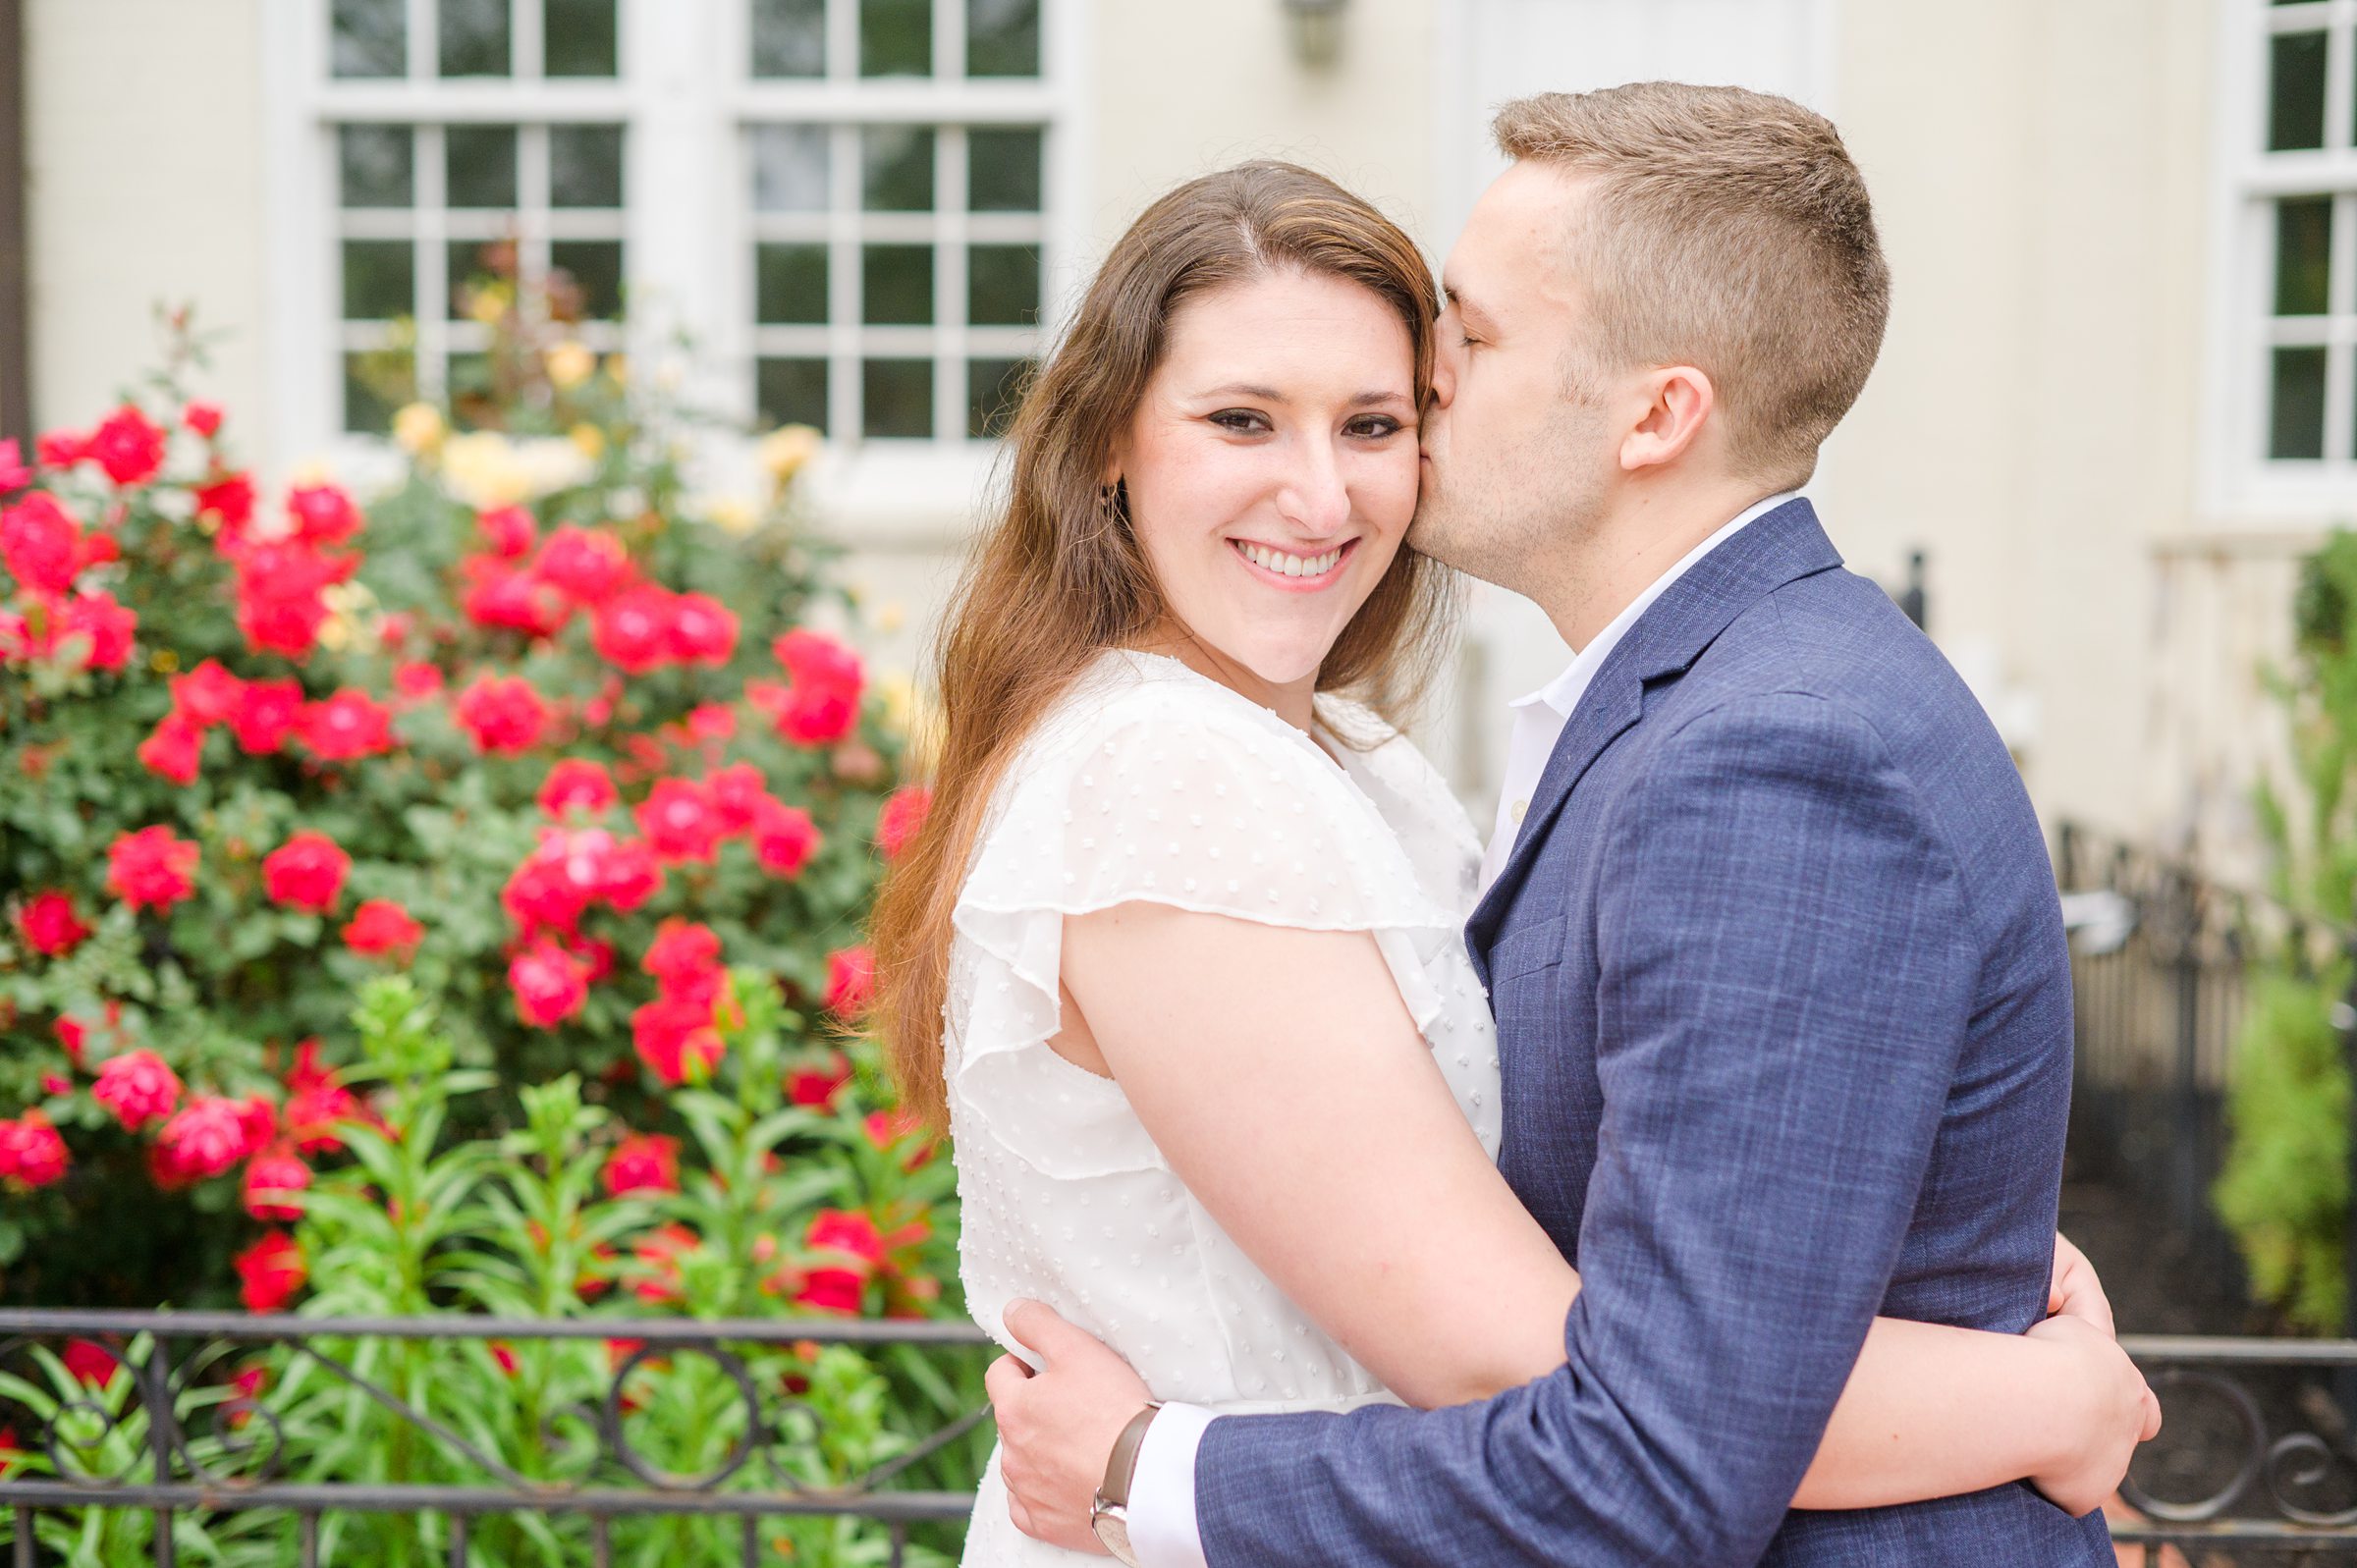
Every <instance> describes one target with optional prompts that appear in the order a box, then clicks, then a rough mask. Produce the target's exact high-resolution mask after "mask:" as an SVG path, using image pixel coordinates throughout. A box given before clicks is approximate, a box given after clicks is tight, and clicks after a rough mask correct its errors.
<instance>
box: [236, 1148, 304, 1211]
mask: <svg viewBox="0 0 2357 1568" xmlns="http://www.w3.org/2000/svg"><path fill="white" fill-rule="evenodd" d="M310 1184H311V1167H310V1166H308V1165H306V1164H304V1163H303V1162H301V1160H300V1159H298V1158H296V1155H295V1152H294V1150H292V1149H291V1148H289V1147H287V1146H286V1145H284V1144H281V1145H279V1146H278V1147H277V1148H276V1149H272V1150H266V1151H264V1152H263V1153H261V1154H258V1155H255V1156H254V1157H253V1159H252V1160H250V1161H249V1162H247V1165H246V1212H247V1214H249V1215H251V1216H253V1217H254V1218H256V1219H285V1220H295V1219H301V1217H302V1205H301V1204H299V1203H292V1202H290V1201H289V1199H290V1198H292V1197H293V1195H294V1194H296V1193H299V1192H301V1191H303V1190H304V1189H305V1188H307V1187H309V1186H310Z"/></svg>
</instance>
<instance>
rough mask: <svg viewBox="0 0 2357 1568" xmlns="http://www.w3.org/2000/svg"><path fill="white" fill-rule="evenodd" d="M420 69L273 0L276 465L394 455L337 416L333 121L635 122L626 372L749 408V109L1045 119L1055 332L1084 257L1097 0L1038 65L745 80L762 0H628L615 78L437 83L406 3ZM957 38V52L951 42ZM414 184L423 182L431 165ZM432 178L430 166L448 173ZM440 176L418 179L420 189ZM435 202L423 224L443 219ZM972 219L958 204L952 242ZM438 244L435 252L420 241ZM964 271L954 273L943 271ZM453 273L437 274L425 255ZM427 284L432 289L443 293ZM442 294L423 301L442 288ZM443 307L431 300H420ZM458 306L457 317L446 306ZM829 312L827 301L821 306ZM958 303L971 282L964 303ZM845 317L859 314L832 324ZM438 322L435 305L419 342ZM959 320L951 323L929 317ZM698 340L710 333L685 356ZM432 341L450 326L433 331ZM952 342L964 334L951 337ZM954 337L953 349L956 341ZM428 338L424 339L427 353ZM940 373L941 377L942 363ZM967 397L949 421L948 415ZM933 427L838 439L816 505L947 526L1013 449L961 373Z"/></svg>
mask: <svg viewBox="0 0 2357 1568" xmlns="http://www.w3.org/2000/svg"><path fill="white" fill-rule="evenodd" d="M408 3H409V6H410V26H411V66H412V71H411V76H410V77H409V78H408V79H406V80H392V79H375V80H370V79H343V80H337V79H332V78H330V77H329V75H328V72H327V60H328V53H327V51H328V46H329V26H328V23H329V0H264V5H263V15H262V27H261V40H262V48H263V51H264V70H263V83H264V95H263V96H264V115H265V118H266V149H265V152H266V157H265V169H264V183H265V203H264V204H265V210H266V212H267V221H268V224H269V229H270V234H269V243H268V245H267V254H268V257H269V269H270V277H269V293H270V297H271V300H272V310H273V315H272V317H271V319H270V321H269V323H268V341H267V344H266V347H265V351H264V362H265V364H266V366H267V369H268V384H269V392H270V397H271V401H272V406H271V408H270V409H269V411H268V414H267V416H266V417H267V426H266V428H267V429H268V431H269V434H270V449H271V450H270V452H269V453H268V454H267V455H266V460H265V466H266V468H267V470H268V471H270V472H272V473H274V474H277V475H284V474H285V473H287V472H289V471H291V470H293V469H296V468H299V467H302V466H307V465H310V464H313V463H319V462H324V463H326V464H328V465H330V466H332V467H333V468H335V469H336V470H337V471H339V472H342V473H346V474H348V475H350V476H352V477H354V478H355V479H357V480H360V481H362V482H365V481H366V480H367V479H368V478H369V477H371V476H376V475H384V474H389V473H390V472H391V471H392V470H393V468H394V466H395V463H394V460H393V456H392V455H391V453H390V451H389V449H388V447H387V445H386V443H384V442H383V441H381V440H376V439H373V438H369V437H362V436H349V435H346V434H345V433H344V432H343V431H342V429H341V428H340V427H341V423H342V421H341V417H340V414H341V409H342V403H343V392H342V377H343V369H342V362H343V361H342V354H341V350H340V338H341V326H340V321H341V310H340V300H339V298H338V297H337V292H336V282H337V278H338V276H339V267H340V259H339V255H338V243H339V238H340V222H341V213H340V210H339V201H340V193H339V189H338V175H339V165H338V158H337V140H336V127H337V126H339V125H341V124H344V123H346V122H347V121H349V120H353V119H373V120H380V121H393V122H399V123H404V124H408V123H418V124H427V123H435V122H452V121H459V122H466V121H471V122H476V123H488V124H498V125H507V124H521V125H532V124H535V123H545V122H550V121H557V122H568V121H601V122H611V123H618V124H621V125H623V126H624V127H625V131H624V149H625V151H624V158H625V166H624V174H623V187H624V189H623V199H624V207H625V228H624V238H623V247H624V251H623V253H624V261H625V267H626V269H627V274H626V275H627V277H628V280H629V284H630V318H629V322H628V336H627V341H626V344H625V347H626V348H627V350H628V351H629V352H630V357H631V363H632V366H633V373H634V374H649V373H651V374H671V375H676V376H680V377H682V378H683V382H682V392H683V395H684V396H685V397H686V398H688V399H689V400H690V401H691V402H693V404H694V405H695V406H698V407H701V408H705V409H708V410H711V411H713V412H716V413H719V414H722V415H725V416H729V417H732V418H735V419H738V420H740V421H741V422H743V423H745V424H747V425H749V424H750V423H751V421H752V419H753V416H754V382H753V352H752V341H753V314H754V309H753V266H752V258H753V251H752V243H753V242H752V225H753V214H752V201H751V186H750V180H751V175H750V171H749V169H748V168H747V167H746V163H747V160H746V157H745V152H744V147H745V128H746V126H747V125H748V124H751V123H758V122H762V121H768V120H772V119H778V118H788V119H803V120H810V121H826V122H841V123H851V124H872V123H880V122H886V121H902V122H907V123H921V124H929V125H939V126H945V127H956V126H963V125H968V124H980V125H989V124H993V123H998V124H1006V123H1016V124H1023V125H1040V126H1043V127H1044V128H1045V136H1044V157H1045V159H1046V168H1045V170H1044V171H1043V182H1044V184H1043V195H1042V199H1043V204H1044V206H1045V208H1046V211H1045V212H1044V213H1043V215H1042V218H1043V222H1044V225H1045V231H1044V241H1043V254H1042V257H1041V314H1042V320H1041V329H1040V334H1041V341H1042V343H1043V344H1044V343H1045V342H1047V341H1049V340H1051V339H1052V337H1053V335H1054V333H1055V332H1056V330H1057V329H1058V328H1059V327H1060V326H1061V323H1062V319H1063V315H1064V312H1065V309H1066V307H1067V306H1068V304H1069V299H1070V297H1071V294H1072V282H1073V280H1074V279H1075V278H1076V277H1077V276H1079V275H1080V272H1081V269H1082V268H1083V266H1084V265H1085V261H1086V258H1084V257H1083V256H1082V254H1081V250H1082V247H1083V245H1084V243H1085V240H1084V236H1085V234H1086V230H1085V228H1084V227H1083V226H1082V223H1081V217H1082V214H1083V213H1084V212H1085V211H1086V210H1087V201H1086V188H1085V180H1086V170H1085V159H1084V158H1083V157H1082V155H1081V149H1082V148H1084V147H1085V145H1086V139H1085V137H1086V126H1085V119H1086V100H1085V95H1084V94H1083V93H1082V92H1081V91H1080V90H1079V83H1080V82H1081V81H1082V79H1083V75H1084V65H1085V62H1084V55H1083V51H1084V49H1085V47H1086V43H1085V40H1086V21H1085V13H1086V9H1087V8H1086V4H1085V0H1041V22H1040V50H1041V60H1040V71H1041V75H1040V77H1039V78H1038V79H1037V80H1031V79H1022V80H1011V81H997V80H991V81H963V80H952V81H913V80H896V79H878V80H861V79H858V78H856V77H850V78H845V77H841V76H835V77H829V78H823V79H813V80H811V81H776V80H769V79H758V80H757V79H754V78H753V77H752V76H751V75H750V68H749V60H750V55H749V39H748V19H749V15H750V8H749V3H748V0H619V4H620V17H619V35H618V39H617V42H618V46H619V48H620V52H621V60H620V65H621V70H622V73H623V75H622V76H621V78H619V79H618V80H602V79H592V80H582V79H563V80H549V81H518V80H499V81H483V80H459V81H442V80H440V79H438V78H436V77H434V76H432V75H431V72H430V69H428V70H425V71H424V72H422V73H421V72H420V70H419V68H420V67H427V68H430V66H431V63H432V57H431V54H430V45H431V43H432V39H433V33H432V27H433V19H434V14H435V13H434V0H408ZM827 3H828V27H829V28H830V42H831V43H832V44H834V45H837V47H835V48H831V49H830V56H831V60H830V65H831V67H834V66H836V58H834V57H840V58H842V59H846V60H848V58H849V55H850V50H855V48H856V38H855V35H852V36H851V39H850V50H845V49H844V48H842V47H841V45H842V44H843V41H844V39H845V37H846V35H847V34H848V33H850V32H851V29H852V28H853V27H855V23H856V11H855V8H854V6H853V5H851V4H850V3H848V0H827ZM539 15H540V5H539V3H538V0H519V3H518V7H517V26H516V29H515V38H514V45H515V48H516V49H517V51H518V53H519V57H520V58H521V57H522V54H523V51H525V50H526V49H530V50H533V51H535V52H536V51H537V48H538V43H539V35H538V33H537V30H536V27H535V24H536V23H537V21H538V18H539ZM962 15H963V12H962V7H961V6H959V5H955V4H950V5H944V6H941V7H939V8H938V10H937V25H936V27H935V28H934V34H935V35H934V51H935V60H936V62H937V64H940V63H947V62H953V61H957V60H959V58H960V57H961V56H962V53H963V48H964V40H963V36H962V26H961V25H960V26H958V27H948V26H941V25H939V19H940V18H941V17H945V16H946V17H952V18H955V19H957V20H958V21H959V23H960V24H961V21H962ZM952 51H955V53H953V52H952ZM418 178H419V182H420V186H421V188H422V187H423V186H424V183H425V181H426V179H427V178H428V176H427V172H426V171H425V170H424V169H423V168H422V166H421V167H420V170H419V175H418ZM432 178H433V179H434V180H435V181H436V182H438V181H439V179H440V172H439V170H438V169H437V170H435V171H434V172H433V175H432ZM426 193H427V191H426V190H424V189H421V190H420V195H421V196H423V195H424V194H426ZM438 216H439V214H438V213H430V214H429V213H428V212H426V211H425V210H424V209H423V203H422V201H421V203H420V211H419V214H418V218H419V222H420V223H432V222H434V221H436V219H437V218H438ZM961 217H962V215H961V214H951V213H947V212H943V213H942V214H941V220H940V221H941V222H942V223H943V225H944V234H945V238H952V239H954V238H956V237H957V230H956V229H955V228H954V227H953V226H954V225H955V224H956V223H957V222H958V221H959V219H961ZM949 248H950V249H951V250H953V251H955V253H956V254H957V255H958V256H959V264H958V265H957V266H954V267H944V268H937V269H936V271H937V275H936V278H935V282H934V287H935V290H936V297H937V299H941V298H946V297H947V296H946V295H945V294H944V293H943V291H945V290H948V289H950V288H953V287H954V288H957V289H959V290H960V291H962V289H963V287H964V282H963V276H962V271H963V269H962V250H961V249H960V248H959V247H957V246H954V245H953V246H951V247H949ZM428 253H429V254H431V255H438V254H440V250H439V247H438V246H436V247H433V248H431V249H429V251H428ZM944 272H948V273H952V274H954V276H951V277H943V276H940V274H941V273H944ZM434 276H435V277H436V278H438V277H439V273H438V271H437V272H436V273H435V274H434ZM439 288H440V284H439V283H438V282H428V283H426V284H425V285H424V290H425V291H438V290H439ZM429 302H430V298H429ZM428 313H432V312H428ZM443 313H445V314H446V313H447V312H443ZM830 314H831V315H832V314H833V312H830ZM945 314H946V315H948V316H951V317H954V318H956V319H962V315H963V310H962V301H960V304H959V309H958V310H957V311H955V312H937V315H945ZM836 325H837V327H838V329H839V330H847V331H850V332H851V333H853V334H854V335H855V334H856V331H857V329H856V328H855V327H847V326H845V325H844V324H842V323H837V324H836ZM443 326H444V324H442V323H438V322H432V323H429V322H426V321H424V320H420V321H419V323H418V332H419V337H420V347H421V349H423V348H425V347H427V345H428V342H429V340H428V339H427V337H426V335H427V334H428V333H429V332H439V331H441V330H443ZM918 330H929V331H938V332H941V333H942V334H944V335H945V336H951V335H954V333H955V330H956V329H950V328H938V329H918ZM683 336H685V339H686V340H687V341H689V342H692V343H693V344H695V345H696V346H697V347H696V349H695V351H693V352H692V353H691V354H688V355H685V356H682V355H681V354H680V353H679V352H678V351H677V350H676V348H675V347H674V345H676V344H677V343H678V342H679V341H680V339H681V338H682V337H683ZM432 341H437V342H438V341H439V340H438V339H436V340H432ZM953 346H954V347H956V348H958V349H959V350H961V349H962V344H956V345H953ZM945 351H946V349H945ZM421 357H422V355H421ZM938 380H939V378H938V377H937V382H938ZM953 395H955V405H956V414H957V417H956V419H955V421H954V422H945V421H944V420H943V419H942V417H941V410H943V409H944V408H947V407H949V406H950V405H951V402H952V398H953ZM935 407H936V429H937V432H941V431H947V432H949V433H948V434H937V436H936V438H935V439H933V440H929V441H895V440H883V441H874V442H863V443H858V444H855V445H854V444H845V443H831V449H832V450H831V451H830V452H829V455H828V458H827V460H825V461H824V462H823V463H822V464H821V466H820V468H819V470H818V472H817V473H816V474H815V475H814V481H815V483H816V486H817V494H816V496H815V498H814V499H815V500H816V501H817V503H818V508H819V511H820V513H821V514H822V516H823V518H824V520H825V521H826V522H827V523H828V524H830V525H831V526H833V527H834V528H835V529H836V530H837V531H839V532H842V533H845V534H847V535H849V536H850V537H852V538H854V539H857V540H859V541H861V542H867V541H870V540H873V541H875V542H878V543H885V544H890V543H892V542H894V541H895V540H896V539H897V540H900V541H904V542H921V541H924V540H938V539H943V538H946V537H949V536H950V535H952V534H954V533H955V532H957V531H958V529H959V527H961V526H962V523H963V521H964V518H965V516H966V514H968V513H969V512H970V509H971V508H972V506H973V504H974V502H975V500H976V498H977V496H978V495H979V493H980V490H981V487H982V486H983V484H984V483H985V481H986V479H987V476H988V474H989V471H990V468H991V465H992V463H993V462H994V460H995V459H996V457H997V454H998V451H999V443H997V442H994V441H971V440H966V439H963V431H964V424H965V413H964V408H965V400H964V388H963V384H962V380H960V381H959V385H957V386H956V387H948V388H945V387H942V386H939V385H938V384H937V386H936V388H935ZM698 457H699V460H702V461H703V463H704V464H705V466H706V467H707V469H708V470H709V471H710V473H711V474H712V475H713V477H714V478H715V481H716V487H719V488H729V487H731V482H732V481H734V482H735V484H736V485H737V486H744V485H749V484H750V482H751V480H750V474H751V470H752V457H751V448H750V443H749V442H746V441H743V440H740V439H734V438H728V437H722V436H710V437H707V438H705V439H704V440H703V441H702V442H701V444H700V447H699V452H698Z"/></svg>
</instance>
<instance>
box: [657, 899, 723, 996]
mask: <svg viewBox="0 0 2357 1568" xmlns="http://www.w3.org/2000/svg"><path fill="white" fill-rule="evenodd" d="M719 963H720V938H719V937H717V936H715V935H713V932H712V928H711V927H710V926H706V925H702V924H700V923H698V922H696V921H692V920H683V919H681V918H680V917H679V916H677V915H674V916H672V917H671V918H670V919H668V920H666V921H664V922H663V923H662V924H661V925H660V926H657V927H656V928H655V940H654V942H653V943H652V944H650V945H649V946H648V947H647V949H646V956H645V957H644V958H642V959H640V960H639V964H638V966H639V967H640V968H641V969H644V970H645V971H646V972H647V973H648V974H650V975H653V976H654V977H655V984H656V985H657V986H658V987H659V988H660V989H661V991H662V992H663V994H664V995H665V996H667V997H669V996H675V995H677V994H679V993H680V992H681V991H683V990H685V989H686V988H687V987H688V986H690V985H691V984H692V983H694V982H695V981H697V980H700V979H701V978H702V977H703V976H705V975H706V974H709V973H710V972H711V971H712V970H713V969H714V968H716V967H717V966H718V965H719Z"/></svg>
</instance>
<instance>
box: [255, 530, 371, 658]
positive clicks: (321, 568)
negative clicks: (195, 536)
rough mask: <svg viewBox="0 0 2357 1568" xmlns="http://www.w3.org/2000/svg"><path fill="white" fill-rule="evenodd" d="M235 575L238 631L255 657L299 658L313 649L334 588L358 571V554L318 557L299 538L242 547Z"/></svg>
mask: <svg viewBox="0 0 2357 1568" xmlns="http://www.w3.org/2000/svg"><path fill="white" fill-rule="evenodd" d="M235 559H236V563H237V573H238V629H239V630H240V631H242V632H244V633H245V634H246V641H247V646H249V647H251V648H252V649H253V650H254V651H255V652H256V653H281V654H285V655H286V656H287V657H289V658H291V659H300V658H301V657H303V656H304V655H305V654H307V653H309V652H310V651H311V644H312V643H313V642H314V641H315V640H316V639H317V637H318V634H319V626H320V623H321V622H324V621H326V620H327V601H326V600H324V599H323V598H321V597H320V595H321V593H322V591H323V590H324V589H326V588H328V587H329V586H331V585H332V584H335V583H339V582H343V581H345V580H346V579H347V578H349V577H351V575H352V574H353V572H354V571H356V569H358V567H359V558H358V557H357V556H330V555H325V554H322V553H321V552H320V551H318V550H317V549H315V548H313V546H312V545H311V544H310V543H309V542H308V541H307V540H303V539H301V538H297V539H288V540H276V541H271V542H269V543H264V544H249V545H247V546H244V547H241V548H240V549H239V551H238V552H237V555H236V558H235Z"/></svg>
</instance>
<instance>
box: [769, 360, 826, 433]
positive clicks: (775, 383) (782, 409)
mask: <svg viewBox="0 0 2357 1568" xmlns="http://www.w3.org/2000/svg"><path fill="white" fill-rule="evenodd" d="M755 379H756V380H757V382H758V384H759V385H758V390H757V394H756V399H757V402H758V403H759V406H760V408H761V420H762V423H764V424H775V425H811V426H814V427H816V428H817V429H820V430H824V429H826V428H827V362H826V361H825V360H824V359H764V360H762V361H761V366H760V369H759V370H758V371H757V372H755Z"/></svg>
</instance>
